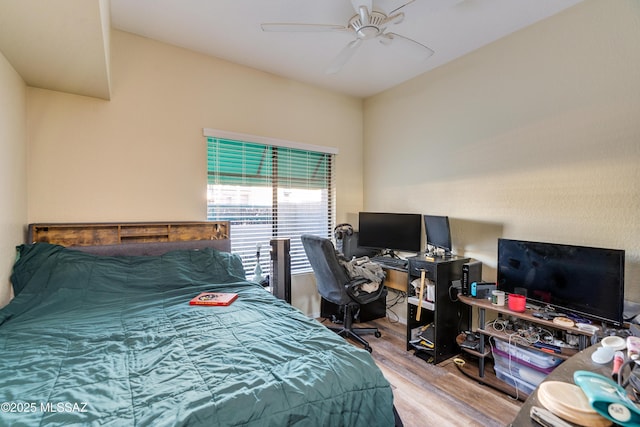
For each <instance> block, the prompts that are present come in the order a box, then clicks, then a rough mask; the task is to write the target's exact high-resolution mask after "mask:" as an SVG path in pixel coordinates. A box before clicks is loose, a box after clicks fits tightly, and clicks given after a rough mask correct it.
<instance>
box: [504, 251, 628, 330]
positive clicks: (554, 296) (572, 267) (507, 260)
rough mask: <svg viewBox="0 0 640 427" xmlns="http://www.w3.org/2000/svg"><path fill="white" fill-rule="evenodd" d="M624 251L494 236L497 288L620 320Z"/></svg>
mask: <svg viewBox="0 0 640 427" xmlns="http://www.w3.org/2000/svg"><path fill="white" fill-rule="evenodd" d="M624 257H625V253H624V250H619V249H602V248H591V247H584V246H572V245H562V244H554V243H540V242H526V241H520V240H510V239H498V289H500V290H503V291H505V292H509V293H513V292H514V290H515V288H523V289H524V290H526V294H527V300H528V301H532V302H533V303H534V304H536V303H537V304H539V305H545V304H549V305H551V306H553V307H554V308H555V309H556V310H557V311H560V312H563V311H568V312H573V313H576V314H578V315H584V316H585V317H588V318H591V319H597V320H601V321H605V322H610V323H613V324H615V325H618V326H619V325H621V324H622V322H623V318H622V317H623V304H624Z"/></svg>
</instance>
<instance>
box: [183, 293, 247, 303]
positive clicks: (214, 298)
mask: <svg viewBox="0 0 640 427" xmlns="http://www.w3.org/2000/svg"><path fill="white" fill-rule="evenodd" d="M236 298H238V294H232V293H227V292H202V293H201V294H200V295H198V296H197V297H195V298H194V299H192V300H191V301H189V304H191V305H229V304H231V303H232V302H233V301H235V299H236Z"/></svg>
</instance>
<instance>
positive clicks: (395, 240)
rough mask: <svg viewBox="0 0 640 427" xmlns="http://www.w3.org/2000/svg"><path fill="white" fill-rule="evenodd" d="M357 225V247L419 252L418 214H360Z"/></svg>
mask: <svg viewBox="0 0 640 427" xmlns="http://www.w3.org/2000/svg"><path fill="white" fill-rule="evenodd" d="M358 223H359V224H358V245H359V246H364V247H369V248H376V249H383V250H384V249H389V250H396V251H408V252H420V237H421V235H422V219H421V215H420V214H408V213H380V212H360V214H359V215H358Z"/></svg>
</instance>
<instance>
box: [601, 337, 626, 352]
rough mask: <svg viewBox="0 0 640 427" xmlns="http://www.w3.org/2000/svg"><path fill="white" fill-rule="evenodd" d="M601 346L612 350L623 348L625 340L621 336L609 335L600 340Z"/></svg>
mask: <svg viewBox="0 0 640 427" xmlns="http://www.w3.org/2000/svg"><path fill="white" fill-rule="evenodd" d="M600 343H601V344H602V346H603V347H611V348H612V349H613V350H614V351H617V350H624V349H625V347H626V346H627V342H626V341H625V340H624V338H622V337H617V336H615V335H611V336H609V337H604V338H602V341H600Z"/></svg>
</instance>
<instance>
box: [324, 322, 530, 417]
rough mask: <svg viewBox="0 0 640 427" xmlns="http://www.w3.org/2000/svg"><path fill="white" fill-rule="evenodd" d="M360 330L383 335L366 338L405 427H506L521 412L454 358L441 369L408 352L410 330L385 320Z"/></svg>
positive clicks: (328, 323) (362, 324) (327, 323)
mask: <svg viewBox="0 0 640 427" xmlns="http://www.w3.org/2000/svg"><path fill="white" fill-rule="evenodd" d="M324 324H325V325H331V322H329V321H324ZM356 326H358V327H370V326H374V327H378V328H379V330H380V332H381V333H382V337H381V338H375V337H374V336H373V335H366V336H365V339H367V341H369V344H370V345H371V347H372V348H373V352H372V356H373V358H374V360H375V361H376V363H377V365H378V366H379V367H380V369H381V370H382V373H383V374H384V376H385V377H386V378H387V380H388V381H389V382H390V383H391V386H392V388H393V395H394V404H395V406H396V409H397V411H398V413H399V414H400V417H401V418H402V421H403V423H404V425H405V426H406V427H425V426H483V427H485V426H507V425H509V423H511V421H513V419H514V418H515V416H516V414H517V413H518V411H519V410H520V406H521V405H522V402H519V401H517V400H515V399H513V398H511V397H509V396H507V395H505V394H503V393H501V392H498V391H496V390H494V389H492V388H490V387H487V386H485V385H482V384H480V383H478V382H476V381H474V380H473V379H470V378H469V377H467V376H465V375H464V374H462V373H461V372H460V371H459V369H458V368H457V367H456V365H455V364H454V363H453V361H452V359H449V360H446V361H444V362H442V363H440V364H439V365H437V366H436V365H431V364H428V363H426V362H424V361H423V360H421V359H419V358H417V357H415V356H414V355H413V352H412V351H406V350H405V348H406V343H405V333H406V332H405V331H406V330H405V328H406V327H405V325H403V324H401V323H397V322H396V323H392V322H390V321H389V320H388V318H382V319H377V320H374V321H371V322H367V323H358V324H357V325H356ZM352 343H353V344H354V345H357V346H361V345H360V344H359V343H357V342H355V341H353V342H352Z"/></svg>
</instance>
